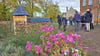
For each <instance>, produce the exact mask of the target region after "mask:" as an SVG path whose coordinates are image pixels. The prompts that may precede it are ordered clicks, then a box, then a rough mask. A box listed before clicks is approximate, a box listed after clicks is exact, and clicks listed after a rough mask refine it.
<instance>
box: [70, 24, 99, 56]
mask: <svg viewBox="0 0 100 56" xmlns="http://www.w3.org/2000/svg"><path fill="white" fill-rule="evenodd" d="M72 29H73V30H74V28H73V27H68V32H74V31H73V30H72ZM74 33H75V32H74ZM77 33H78V34H81V35H82V38H81V39H80V41H82V42H83V44H84V46H88V47H89V56H100V26H96V27H95V29H94V30H91V31H90V32H85V31H84V30H81V31H79V32H77Z"/></svg>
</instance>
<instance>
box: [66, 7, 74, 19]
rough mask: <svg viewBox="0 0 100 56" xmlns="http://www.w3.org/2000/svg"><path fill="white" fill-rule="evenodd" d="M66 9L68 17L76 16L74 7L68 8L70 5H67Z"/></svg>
mask: <svg viewBox="0 0 100 56" xmlns="http://www.w3.org/2000/svg"><path fill="white" fill-rule="evenodd" d="M66 11H67V13H66V16H67V18H69V17H71V16H72V17H74V14H75V9H73V8H72V7H70V9H69V10H68V7H66Z"/></svg>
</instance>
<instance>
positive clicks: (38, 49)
mask: <svg viewBox="0 0 100 56" xmlns="http://www.w3.org/2000/svg"><path fill="white" fill-rule="evenodd" d="M35 48H36V50H37V52H36V53H37V54H39V53H40V50H41V46H40V45H35Z"/></svg>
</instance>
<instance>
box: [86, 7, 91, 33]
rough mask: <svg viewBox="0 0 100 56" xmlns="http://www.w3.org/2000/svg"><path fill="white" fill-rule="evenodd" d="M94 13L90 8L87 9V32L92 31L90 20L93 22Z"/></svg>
mask: <svg viewBox="0 0 100 56" xmlns="http://www.w3.org/2000/svg"><path fill="white" fill-rule="evenodd" d="M91 18H92V14H91V12H90V10H89V9H87V12H86V14H85V22H86V32H89V31H90V22H91Z"/></svg>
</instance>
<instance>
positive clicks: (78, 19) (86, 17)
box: [57, 9, 94, 32]
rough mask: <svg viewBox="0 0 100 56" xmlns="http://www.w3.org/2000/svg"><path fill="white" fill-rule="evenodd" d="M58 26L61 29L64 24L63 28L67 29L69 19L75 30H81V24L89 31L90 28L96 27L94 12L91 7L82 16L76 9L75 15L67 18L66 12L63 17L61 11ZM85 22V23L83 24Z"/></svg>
mask: <svg viewBox="0 0 100 56" xmlns="http://www.w3.org/2000/svg"><path fill="white" fill-rule="evenodd" d="M57 18H58V24H59V26H58V28H59V29H60V28H61V26H62V25H63V30H64V31H66V26H67V21H68V20H69V23H70V25H72V26H73V23H74V26H75V31H79V30H80V26H81V25H82V27H83V28H84V29H85V31H86V32H89V31H90V29H94V26H93V13H92V11H91V9H87V10H86V12H85V13H83V15H82V16H81V15H80V14H79V13H78V11H75V14H74V17H72V16H70V17H69V19H67V18H66V14H63V17H61V15H60V13H58V16H57ZM82 23H83V24H82Z"/></svg>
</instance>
